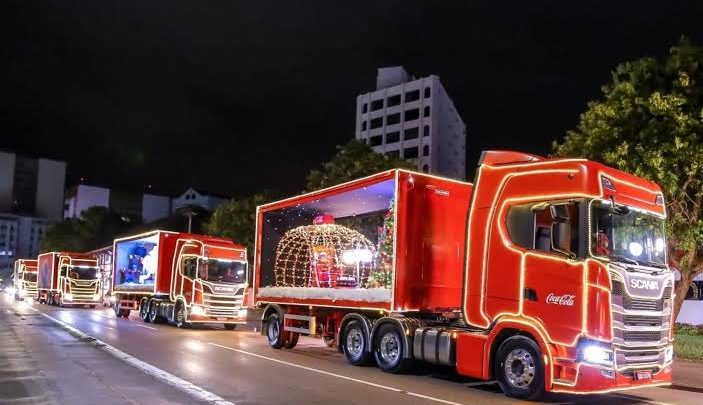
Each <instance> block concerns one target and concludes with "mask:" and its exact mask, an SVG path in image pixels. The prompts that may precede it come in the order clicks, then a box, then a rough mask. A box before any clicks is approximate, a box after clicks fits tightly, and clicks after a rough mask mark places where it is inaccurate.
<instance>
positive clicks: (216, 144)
mask: <svg viewBox="0 0 703 405" xmlns="http://www.w3.org/2000/svg"><path fill="white" fill-rule="evenodd" d="M576 3H578V4H576ZM1 4H2V5H1V6H0V148H1V149H6V150H8V149H9V150H15V151H18V152H23V153H28V154H31V155H35V156H46V157H50V158H56V159H61V160H66V161H67V162H68V163H69V173H68V176H69V178H68V184H69V185H70V184H75V183H76V182H77V181H78V179H79V178H80V177H85V178H86V179H87V180H86V183H88V184H95V185H105V186H111V187H117V188H123V189H128V190H132V191H142V190H144V189H145V186H146V185H148V184H152V185H153V189H152V191H154V192H160V193H168V194H178V193H180V192H182V191H183V190H184V189H185V188H186V187H187V186H190V185H192V186H195V187H198V188H201V189H204V190H209V191H212V192H215V193H219V194H225V195H234V196H236V195H244V194H247V193H251V192H254V191H258V190H261V189H265V188H269V189H278V190H281V191H283V192H286V193H292V192H296V191H299V190H300V189H302V187H303V184H304V177H305V174H306V173H307V172H308V171H309V170H310V169H311V168H316V167H318V166H319V164H320V162H322V161H325V160H328V159H329V158H330V157H331V156H332V155H333V153H334V151H335V149H334V146H335V145H337V144H342V143H345V142H346V141H347V140H348V139H350V138H351V137H353V133H354V120H355V101H356V95H357V94H359V93H363V92H366V91H369V90H372V89H373V88H374V85H375V75H376V68H378V67H381V66H393V65H404V66H405V67H406V69H407V70H408V71H409V72H410V73H411V74H414V75H416V76H418V77H419V76H425V75H428V74H437V75H439V76H440V78H441V80H442V83H443V84H444V86H445V88H446V89H447V91H448V92H449V94H450V96H451V97H452V98H453V100H454V103H455V105H456V107H457V109H458V111H459V113H460V114H461V115H462V117H463V118H464V121H465V122H466V124H467V127H468V140H467V149H468V157H467V158H468V161H467V167H469V168H471V167H473V166H474V164H475V161H476V159H477V157H478V155H479V153H480V151H481V150H483V149H487V148H501V149H519V150H524V151H528V152H533V153H538V154H546V153H548V152H549V150H550V144H551V142H552V141H553V140H555V139H558V138H560V137H561V136H562V135H563V134H564V132H565V131H566V130H568V129H570V128H573V127H574V126H575V125H576V123H577V121H578V116H579V114H580V113H581V112H582V111H583V110H584V108H585V106H586V103H587V102H588V100H591V99H593V98H596V97H598V96H599V94H600V90H599V89H600V86H601V85H602V84H604V83H605V82H607V80H608V79H609V75H610V71H611V70H612V69H613V68H614V67H615V65H616V64H617V63H619V62H622V61H625V60H629V59H634V58H638V57H641V56H648V55H649V56H662V55H664V54H665V53H666V51H667V49H668V47H669V46H670V45H671V44H673V43H675V42H676V41H677V39H678V37H679V36H680V35H687V36H689V37H691V38H692V39H693V40H694V41H696V42H698V43H703V2H701V1H695V0H691V1H671V0H667V1H627V2H625V1H612V0H611V1H602V2H594V1H587V2H574V1H563V0H561V1H553V2H537V1H524V0H521V1H504V2H486V1H483V2H476V1H455V2H450V1H419V0H418V1H412V2H411V1H402V2H401V1H379V0H376V1H368V2H366V1H347V2H342V1H330V0H324V1H292V0H282V1H263V0H259V1H247V2H242V1H234V0H220V1H196V0H158V1H156V0H138V1H126V0H120V1H115V0H113V1H105V0H92V1H68V0H56V1H48V0H41V1H30V0H13V1H6V0H2V3H1Z"/></svg>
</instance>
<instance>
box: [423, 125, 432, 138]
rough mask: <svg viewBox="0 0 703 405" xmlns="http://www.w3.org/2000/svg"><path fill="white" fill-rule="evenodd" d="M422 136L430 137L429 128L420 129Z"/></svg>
mask: <svg viewBox="0 0 703 405" xmlns="http://www.w3.org/2000/svg"><path fill="white" fill-rule="evenodd" d="M422 136H430V126H429V125H425V126H424V128H422Z"/></svg>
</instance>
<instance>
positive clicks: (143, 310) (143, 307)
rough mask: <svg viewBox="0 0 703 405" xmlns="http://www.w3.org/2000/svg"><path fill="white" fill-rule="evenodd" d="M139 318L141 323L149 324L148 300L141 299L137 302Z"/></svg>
mask: <svg viewBox="0 0 703 405" xmlns="http://www.w3.org/2000/svg"><path fill="white" fill-rule="evenodd" d="M139 318H141V320H142V321H143V322H147V323H148V322H150V320H149V300H148V299H146V298H142V300H141V301H140V302H139Z"/></svg>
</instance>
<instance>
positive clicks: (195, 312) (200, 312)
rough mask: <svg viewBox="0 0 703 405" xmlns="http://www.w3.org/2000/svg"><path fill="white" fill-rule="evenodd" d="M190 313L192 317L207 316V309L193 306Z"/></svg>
mask: <svg viewBox="0 0 703 405" xmlns="http://www.w3.org/2000/svg"><path fill="white" fill-rule="evenodd" d="M190 313H191V314H192V315H205V309H204V308H203V307H201V306H200V305H193V306H192V307H190Z"/></svg>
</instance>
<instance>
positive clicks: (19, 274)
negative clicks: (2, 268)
mask: <svg viewBox="0 0 703 405" xmlns="http://www.w3.org/2000/svg"><path fill="white" fill-rule="evenodd" d="M14 267H15V268H14V270H15V271H14V276H13V283H14V288H15V294H14V295H15V300H17V301H23V300H24V299H25V298H29V299H36V298H37V261H36V260H31V259H19V260H17V261H15V266H14Z"/></svg>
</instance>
